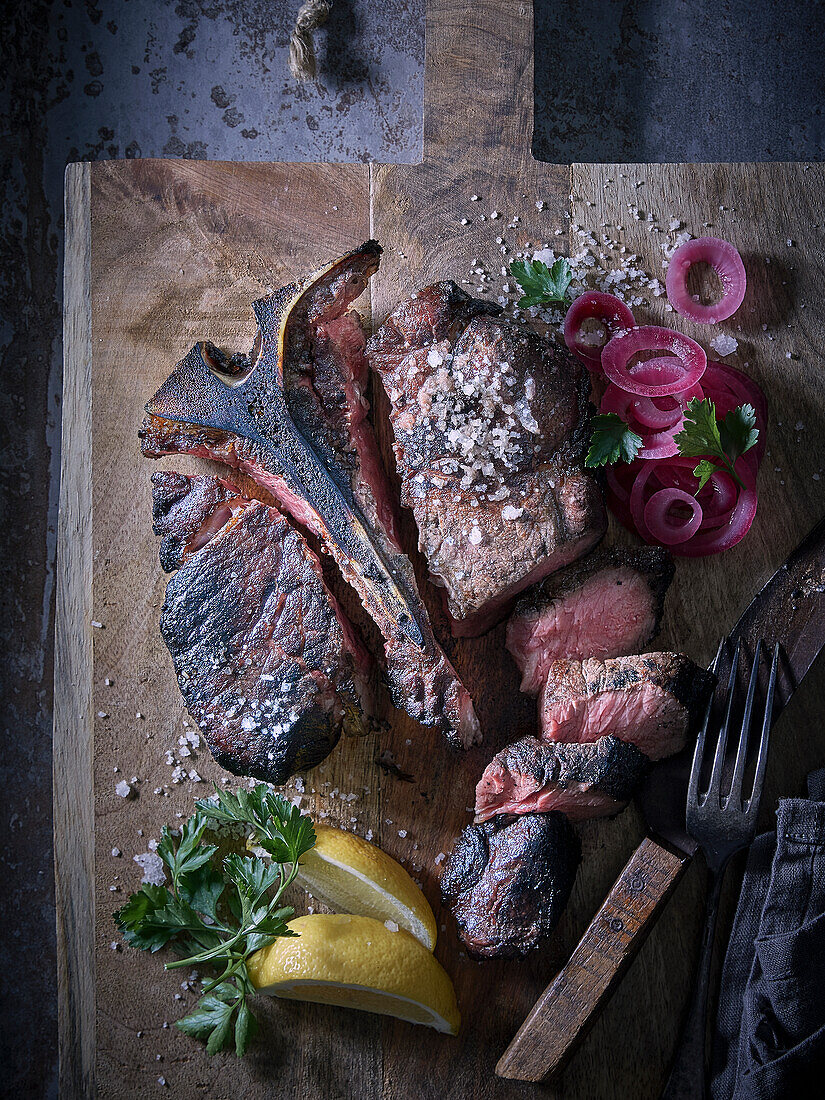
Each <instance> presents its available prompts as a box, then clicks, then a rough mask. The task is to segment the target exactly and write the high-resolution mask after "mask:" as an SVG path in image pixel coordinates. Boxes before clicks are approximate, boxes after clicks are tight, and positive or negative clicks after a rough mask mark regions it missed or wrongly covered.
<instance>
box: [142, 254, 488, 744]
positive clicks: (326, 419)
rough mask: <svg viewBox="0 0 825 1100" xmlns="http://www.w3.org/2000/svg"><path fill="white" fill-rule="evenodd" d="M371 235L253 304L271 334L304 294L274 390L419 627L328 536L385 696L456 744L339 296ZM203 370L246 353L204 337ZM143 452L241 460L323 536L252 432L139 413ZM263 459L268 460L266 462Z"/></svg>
mask: <svg viewBox="0 0 825 1100" xmlns="http://www.w3.org/2000/svg"><path fill="white" fill-rule="evenodd" d="M380 252H381V249H380V246H379V245H378V244H377V243H376V242H375V241H368V242H367V243H366V244H365V245H363V246H362V247H361V248H360V249H358V250H356V251H355V252H352V253H350V254H348V256H346V257H344V258H343V259H342V260H339V261H337V262H336V263H335V264H333V265H330V267H329V268H327V269H326V270H325V271H323V272H321V273H320V274H318V275H316V276H311V277H310V278H309V279H308V280H305V281H304V282H303V283H302V284H300V286H299V284H291V285H290V286H289V287H285V288H283V289H282V290H280V291H277V292H276V293H275V294H273V295H270V296H269V297H267V298H265V299H262V300H261V301H259V302H256V303H255V305H254V308H255V312H256V315H257V317H258V321H259V325H260V326H261V328H260V332H259V339H258V343H260V340H261V338H262V336H266V337H267V338H272V333H273V329H274V328H275V327H277V326H278V325H280V323H281V319H282V317H283V316H284V311H285V310H286V308H287V306H288V305H289V303H290V302H292V301H293V299H294V298H295V295H296V293H297V292H298V291H299V289H300V287H304V293H303V295H302V297H300V299H299V300H298V303H297V304H296V305H294V306H292V307H291V308H290V312H289V314H288V321H287V323H286V327H285V329H284V349H285V353H284V357H283V361H282V362H283V373H284V379H283V382H284V391H285V396H286V401H287V404H288V407H289V411H290V415H291V416H292V417H293V419H294V420H295V422H296V424H297V426H298V427H299V429H300V431H301V432H302V434H303V435H304V436H305V438H306V439H308V440H309V441H310V442H311V444H312V446H313V447H314V449H315V450H316V453H318V454H319V455H320V456H321V457H322V458H323V459H324V461H325V465H326V466H327V468H328V470H329V472H330V475H331V476H332V477H333V478H334V479H335V481H336V483H337V484H338V487H339V488H340V489H341V492H342V494H343V495H344V497H345V499H346V500H347V501H349V502H351V503H353V504H354V505H355V506H356V507H357V508H358V509H359V510H360V511H361V513H362V515H363V517H364V519H365V520H366V522H367V524H368V526H369V527H370V528H371V530H372V533H373V535H374V536H375V539H376V541H377V543H378V545H379V547H380V549H381V551H382V553H383V555H384V558H385V560H386V561H387V564H388V565H389V566H390V568H391V571H392V572H393V573H394V575H395V577H396V579H397V581H398V582H399V584H401V585H402V587H403V588H404V589H405V592H406V595H407V597H408V598H409V601H410V602H411V603H412V604H413V606H414V610H415V617H416V621H417V623H418V626H419V628H420V630H421V634H422V636H423V638H424V647H423V649H419V648H418V647H417V646H416V645H415V644H414V642H412V641H411V640H410V639H408V638H407V637H406V636H405V635H403V634H402V633H401V632H399V630H398V627H397V623H395V622H394V621H393V620H392V619H391V617H390V616H389V615H387V613H386V611H385V609H384V608H383V605H382V604H381V603H380V601H379V600H377V599H375V597H374V596H373V595H372V594H371V591H372V590H371V589H370V588H369V586H367V585H365V583H364V569H363V568H361V567H360V566H359V563H357V562H353V561H350V560H349V559H348V558H347V557H346V556H345V555H344V554H343V552H341V551H340V550H339V549H338V548H337V547H335V546H334V545H333V544H332V543H328V544H327V545H328V548H329V549H330V550H331V552H332V554H333V557H334V558H335V561H336V563H337V565H338V567H339V568H340V570H341V573H342V575H343V576H344V579H345V580H346V581H347V582H348V583H350V584H351V585H352V586H353V587H354V588H355V590H356V591H357V592H358V593H359V596H361V598H362V601H363V602H364V605H365V607H366V609H367V611H368V612H369V613H370V614H371V615H372V617H373V618H374V619H375V621H376V623H377V625H378V627H379V629H380V630H381V632H382V635H383V637H384V642H385V651H386V655H387V668H386V675H387V680H388V681H389V684H390V690H391V693H392V697H393V701H394V703H395V704H396V706H399V707H402V708H403V709H405V710H406V711H407V712H408V713H409V714H410V715H411V716H412V717H413V718H414V719H416V720H417V721H419V722H421V723H422V724H424V725H429V726H435V727H437V728H439V729H441V730H442V731H443V733H444V734H445V736H446V737H447V739H448V740H449V742H450V743H451V744H453V745H455V746H459V747H467V746H468V745H470V744H472V743H474V742H475V741H477V740H480V731H479V727H478V720H477V718H476V715H475V711H474V709H473V705H472V700H471V699H470V696H469V694H468V692H467V690H466V688H465V687H464V686H463V685H462V683H461V681H460V680H459V678H458V676H457V674H456V672H455V670H454V669H453V667H452V665H451V664H450V662H449V660H448V659H447V657H446V655H445V653H444V652H443V650H442V648H441V646H440V645H439V643H438V641H437V640H436V638H435V635H434V634H433V631H432V627H431V624H430V622H429V617H428V615H427V611H426V608H425V607H424V604H423V602H422V600H421V597H420V594H419V592H418V588H417V585H416V581H415V575H414V572H413V568H412V564H411V562H410V560H409V558H408V557H407V556H406V555H405V554H403V553H402V551H401V549H400V547H399V543H398V536H397V520H396V508H395V502H394V501H393V499H392V494H391V492H390V489H389V485H388V482H387V479H386V473H385V471H384V469H383V465H382V462H381V458H380V454H379V450H378V445H377V442H376V440H375V436H374V433H373V430H372V427H371V425H370V424H369V422H368V421H367V419H366V415H367V411H368V403H367V400H366V387H367V379H368V365H367V361H366V358H365V355H364V347H365V338H364V333H363V328H362V325H361V321H360V318H359V317H358V315H357V313H355V312H354V311H350V310H349V308H348V307H349V305H350V303H351V302H352V301H354V299H355V298H357V297H358V296H359V295H360V294H361V292H362V291H363V290H364V288H365V287H366V285H367V282H368V280H369V278H370V277H371V275H372V274H373V273H374V272H375V270H376V268H377V267H378V262H379V256H380ZM200 347H201V353H203V349H204V348H205V349H206V353H207V354H208V355H209V358H210V360H211V362H210V365H211V366H212V367H213V369H216V370H218V371H223V372H225V373H230V374H232V373H235V372H236V371H237V370H238V369H240V368H242V367H243V366H245V365H249V363H250V362H251V358H249V359H247V358H244V357H242V356H241V357H233V358H232V359H229V358H227V357H226V356H225V355H223V354H222V353H220V352H218V351H217V349H214V347H212V346H211V345H201V346H200ZM140 437H141V448H142V450H143V453H144V454H145V455H146V456H148V457H153V458H156V457H159V456H160V455H164V454H169V453H180V452H184V453H190V454H195V455H198V456H201V457H208V458H213V459H217V460H218V461H222V462H225V463H226V464H227V465H229V466H232V467H236V468H239V469H242V470H243V471H244V472H245V473H247V474H249V475H250V476H251V477H252V478H254V479H255V480H256V481H257V482H258V483H259V484H261V485H262V486H263V487H264V488H266V489H267V490H268V491H269V492H270V493H272V494H273V495H274V496H275V497H276V499H277V500H278V502H279V504H280V505H281V506H282V507H283V508H284V510H285V511H287V512H288V513H289V514H290V515H291V516H292V517H293V519H295V520H296V521H297V522H298V523H300V524H302V525H304V526H305V527H306V528H308V529H309V530H310V531H312V532H313V533H314V534H315V535H317V536H318V537H319V538H321V539H322V540H323V539H324V537H325V535H324V530H325V529H324V524H323V521H322V519H321V518H320V517H319V516H318V515H317V514H316V513H315V512H314V511H313V510H312V509H311V508H310V507H309V505H307V503H306V502H305V501H303V500H301V499H298V498H296V497H295V496H294V495H293V494H292V493H291V492H290V491H289V489H288V487H287V485H286V483H285V481H284V479H283V477H281V476H279V474H278V472H277V471H275V470H272V469H271V468H267V466H266V463H265V462H263V461H262V456H261V453H260V452H259V451H258V450H257V449H256V446H255V444H254V443H253V442H250V441H249V440H247V439H245V438H243V437H239V436H236V435H234V434H232V433H230V432H223V431H217V430H215V429H212V428H203V427H199V426H197V425H190V424H183V423H179V422H176V421H170V420H165V419H163V418H162V417H158V416H151V415H150V416H148V417H147V418H146V420H145V421H144V424H143V428H142V430H141V432H140ZM269 465H270V467H271V465H272V463H270V464H269Z"/></svg>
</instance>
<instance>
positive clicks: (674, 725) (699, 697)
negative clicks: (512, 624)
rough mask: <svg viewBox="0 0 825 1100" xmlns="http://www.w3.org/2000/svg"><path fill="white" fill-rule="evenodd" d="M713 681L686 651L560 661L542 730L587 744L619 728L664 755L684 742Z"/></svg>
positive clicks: (550, 680)
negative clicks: (686, 654) (682, 652)
mask: <svg viewBox="0 0 825 1100" xmlns="http://www.w3.org/2000/svg"><path fill="white" fill-rule="evenodd" d="M714 682H715V681H714V677H713V674H712V673H710V672H707V671H705V669H701V668H698V667H697V666H696V665H695V664H694V663H693V661H691V660H690V659H689V658H688V657H685V656H683V655H682V654H681V653H644V654H642V655H641V656H632V657H613V658H608V659H607V660H606V661H599V660H596V659H595V658H588V659H587V660H586V661H555V662H554V663H553V664H552V665H551V666H550V669H549V672H548V676H547V682H546V684H545V687H544V691H543V693H542V695H541V699H540V700H539V721H540V725H541V734H542V737H543V738H544V739H545V740H548V741H566V742H584V743H586V742H589V741H597V740H598V739H599V738H601V737H604V736H605V735H607V734H612V735H613V736H615V737H619V738H621V740H622V741H629V742H630V743H631V744H633V745H635V746H636V747H637V748H638V749H641V751H642V752H643V753H645V755H646V756H649V757H650V759H651V760H660V759H661V758H662V757H663V756H671V755H672V754H673V753H677V752H680V751H681V750H682V749H683V748H684V747H685V743H686V741H687V735H688V730H689V728H690V726H691V725H692V723H693V722H694V721H695V720H696V719H697V718H698V716H699V714H700V713H701V712H702V710H703V708H704V707H705V705H706V703H707V700H708V698H709V696H710V692H711V691H712V689H713V685H714Z"/></svg>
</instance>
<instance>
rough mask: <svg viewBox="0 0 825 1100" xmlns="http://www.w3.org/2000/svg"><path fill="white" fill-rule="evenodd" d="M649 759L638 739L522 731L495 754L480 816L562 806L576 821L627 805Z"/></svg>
mask: <svg viewBox="0 0 825 1100" xmlns="http://www.w3.org/2000/svg"><path fill="white" fill-rule="evenodd" d="M649 766H650V761H649V760H648V758H647V757H646V756H645V755H644V753H642V752H640V751H639V750H638V749H637V748H636V747H635V745H630V744H628V743H627V742H626V741H620V740H619V738H618V737H601V738H599V740H598V741H595V742H593V743H591V744H586V745H572V744H571V745H566V744H562V743H558V742H555V743H554V742H551V743H548V742H547V741H541V740H540V739H539V738H537V737H523V738H521V740H520V741H514V742H513V744H512V745H508V746H507V748H505V749H502V751H501V752H500V753H498V754H497V755H496V756H494V757H493V759H492V760H491V761H490V763H489V764H488V765H487V768H486V770H485V772H484V775H483V776H482V777H481V779H480V780H479V783H478V786H477V787H476V821H486V820H487V819H488V818H491V817H495V816H496V815H497V814H530V813H545V812H546V811H548V810H560V811H561V812H562V813H565V814H567V816H568V817H570V818H572V819H573V820H574V821H581V820H584V819H586V818H589V817H606V816H608V815H610V814H615V813H618V812H619V810H622V809H624V807H625V806H626V805H627V802H628V800H629V799H630V798H631V797H632V796H633V793H634V792H635V790H636V788H637V787H638V785H639V783H641V781H642V779H644V777H645V775H646V774H647V770H648V768H649Z"/></svg>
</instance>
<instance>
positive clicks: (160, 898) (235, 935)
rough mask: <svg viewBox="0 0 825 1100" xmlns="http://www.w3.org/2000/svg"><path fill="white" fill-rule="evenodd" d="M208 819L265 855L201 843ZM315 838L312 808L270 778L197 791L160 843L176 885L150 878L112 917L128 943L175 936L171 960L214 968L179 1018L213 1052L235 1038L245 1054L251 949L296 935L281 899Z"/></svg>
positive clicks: (250, 1020) (143, 945)
mask: <svg viewBox="0 0 825 1100" xmlns="http://www.w3.org/2000/svg"><path fill="white" fill-rule="evenodd" d="M210 822H216V823H219V824H220V825H229V826H231V825H237V826H240V827H241V829H242V831H244V832H245V833H246V834H248V833H250V832H251V833H253V834H254V841H255V843H256V845H258V846H259V847H261V848H263V849H264V850H265V851H266V852H267V853H268V855H269V856H271V857H272V859H271V861H270V860H269V859H261V858H260V857H258V856H241V855H238V854H237V853H231V854H229V855H227V856H226V857H225V858H224V859H223V860H219V859H217V858H216V855H217V853H218V847H217V845H214V844H205V843H203V834H204V832H205V830H206V829H207V827H208V826H209V825H210ZM314 845H315V830H314V829H313V827H312V820H311V818H309V817H307V816H306V815H305V814H302V813H301V812H300V810H299V809H298V808H297V806H293V805H292V803H290V802H288V801H287V800H286V799H285V798H283V797H282V796H281V795H279V794H276V793H275V792H274V791H272V790H271V789H270V788H269V787H268V786H267V785H266V784H264V783H259V784H257V785H256V786H255V787H254V788H253V789H252V790H250V791H247V790H240V791H238V792H237V793H236V794H233V793H231V792H230V791H217V800H213V799H201V800H200V801H198V802H197V803H196V812H195V813H194V814H193V815H192V816H191V817H190V818H189V819H188V820H187V821H185V822H184V824H183V825H182V826H181V829H180V834H179V835H176V834H174V833H172V832H170V831H169V829H168V828H167V827H166V826H164V828H163V830H162V831H161V839H160V841H159V842H158V848H157V852H158V855H159V856H160V858H161V859H162V860H163V862H164V864H165V865H166V867H167V868H168V871H169V874H170V877H171V887H168V886H156V885H152V884H150V883H145V884H144V885H143V886H142V887H141V889H140V890H139V891H138V893H136V894H132V896H131V897H130V898H129V900H128V901H127V903H126V904H125V905H124V906H123V908H122V909H120V910H118V912H117V913H115V922H116V924H117V926H118V928H119V929H120V930H121V932H122V933H123V937H124V939H125V940H126V942H127V943H128V944H131V945H132V946H133V947H137V948H140V949H141V950H143V951H152V952H154V951H158V950H159V949H160V948H161V947H165V946H167V945H168V946H170V947H172V948H173V949H174V950H175V951H176V952H177V954H179V955H181V956H183V957H182V958H180V959H177V960H175V961H174V962H168V963H166V969H167V970H175V969H179V968H182V967H193V966H198V967H200V966H209V967H211V968H212V969H213V970H214V971H215V972H216V973H215V977H214V978H213V980H211V981H210V982H208V983H207V984H205V985H204V988H203V993H202V996H201V997H200V999H199V1000H198V1002H197V1004H196V1005H195V1008H194V1010H193V1011H192V1012H190V1013H189V1015H188V1016H184V1017H183V1019H181V1020H178V1021H177V1027H179V1028H180V1030H181V1031H183V1032H185V1033H186V1034H187V1035H191V1036H192V1037H193V1038H196V1039H200V1040H202V1041H204V1042H205V1043H206V1049H207V1051H208V1052H209V1053H210V1054H215V1053H216V1052H217V1051H219V1050H223V1049H224V1048H225V1047H227V1046H229V1045H230V1044H234V1047H235V1052H236V1054H237V1055H238V1056H239V1057H240V1056H241V1055H243V1054H244V1052H245V1051H246V1048H247V1044H248V1042H249V1040H250V1039H251V1038H252V1036H253V1035H254V1034H255V1032H256V1030H257V1022H256V1020H255V1017H254V1015H253V1013H252V1010H251V1008H250V1006H249V997H250V996H251V995H252V994H253V993H254V992H255V990H254V987H253V985H252V982H251V981H250V978H249V974H248V972H247V968H246V962H247V959H248V958H249V957H250V955H252V954H254V953H255V952H256V951H259V950H260V949H261V948H262V947H267V946H268V945H269V944H271V943H273V942H274V940H275V939H277V938H278V937H279V936H293V935H294V934H295V933H293V932H291V931H290V930H289V928H287V923H286V922H287V921H288V920H289V919H290V918H291V917H293V916H294V913H295V911H294V910H293V909H292V908H291V907H290V906H282V905H280V904H279V902H280V899H281V897H282V896H283V893H284V891H285V890H286V889H287V887H288V886H289V885H290V884H291V883H292V882H293V881H294V879H295V876H296V875H297V873H298V860H299V859H300V858H301V856H302V855H304V853H305V852H308V851H309V850H310V848H312V847H314Z"/></svg>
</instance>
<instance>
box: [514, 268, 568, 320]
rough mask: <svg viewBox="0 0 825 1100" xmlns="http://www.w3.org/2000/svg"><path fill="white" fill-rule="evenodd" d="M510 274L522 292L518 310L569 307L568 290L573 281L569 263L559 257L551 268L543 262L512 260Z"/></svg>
mask: <svg viewBox="0 0 825 1100" xmlns="http://www.w3.org/2000/svg"><path fill="white" fill-rule="evenodd" d="M510 274H511V275H512V276H513V278H514V279H515V280H516V282H517V283H518V285H519V286H520V287H521V289H522V290H523V291H524V296H523V297H522V298H519V300H518V303H517V304H518V306H519V308H520V309H530V307H531V306H569V305H570V298H569V296H568V290H569V287H570V284H571V282H572V281H573V272H572V271H571V269H570V263H569V261H567V260H565V259H564V258H563V257H560V258H559V259H558V260H556V261H555V263H554V264H553V266H552V267H548V266H547V264H546V263H544V261H543V260H513V262H512V263H511V264H510Z"/></svg>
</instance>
